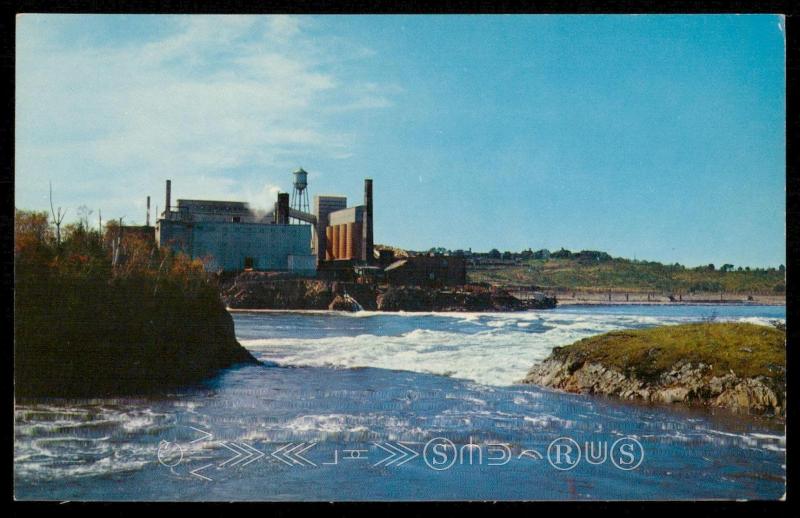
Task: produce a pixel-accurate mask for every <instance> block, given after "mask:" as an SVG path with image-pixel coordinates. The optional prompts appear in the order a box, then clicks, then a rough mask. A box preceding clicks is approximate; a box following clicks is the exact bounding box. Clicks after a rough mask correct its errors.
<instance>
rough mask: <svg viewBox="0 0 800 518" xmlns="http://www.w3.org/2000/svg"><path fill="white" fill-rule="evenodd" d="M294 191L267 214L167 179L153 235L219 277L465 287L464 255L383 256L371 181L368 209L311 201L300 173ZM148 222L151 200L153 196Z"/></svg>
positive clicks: (320, 198) (322, 198)
mask: <svg viewBox="0 0 800 518" xmlns="http://www.w3.org/2000/svg"><path fill="white" fill-rule="evenodd" d="M293 176H294V182H293V192H292V195H291V198H290V195H289V193H287V192H280V193H278V195H277V199H276V200H275V202H274V204H273V206H272V207H271V208H270V209H269V210H268V211H266V212H264V211H258V210H254V209H252V208H251V207H250V206H249V205H248V204H247V203H245V202H239V201H216V200H196V199H183V198H178V199H177V203H175V204H173V203H172V182H171V181H170V180H167V181H166V197H165V209H164V211H163V212H162V213H161V214H160V215H159V216H158V218H157V220H156V224H155V229H154V237H155V241H156V244H157V245H158V246H159V247H169V248H172V249H173V250H176V251H181V252H183V253H185V254H187V255H188V256H190V257H192V258H199V259H202V260H203V262H204V263H205V265H206V269H207V270H209V271H213V272H241V271H261V272H285V274H287V275H294V276H301V277H318V278H326V279H332V280H356V281H372V282H389V283H392V284H415V285H418V284H430V285H461V284H465V283H466V266H465V264H464V260H463V258H460V257H450V256H436V257H433V256H430V257H429V256H411V257H403V258H397V260H396V259H395V257H394V254H393V253H392V252H390V251H388V250H381V251H376V250H375V249H374V240H373V211H374V204H373V197H372V180H371V179H369V178H367V179H365V180H364V199H363V204H361V205H354V206H350V207H348V206H347V198H346V197H345V196H341V195H316V196H314V197H313V203H311V204H310V203H309V193H308V173H307V172H306V171H305V170H303V169H302V168H300V169H297V170H296V171H294V173H293ZM148 225H149V197H148Z"/></svg>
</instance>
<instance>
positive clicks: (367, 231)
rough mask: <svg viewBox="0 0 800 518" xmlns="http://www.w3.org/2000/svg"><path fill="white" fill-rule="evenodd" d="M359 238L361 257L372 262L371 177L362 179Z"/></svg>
mask: <svg viewBox="0 0 800 518" xmlns="http://www.w3.org/2000/svg"><path fill="white" fill-rule="evenodd" d="M362 232H363V234H362V239H361V257H362V258H363V259H364V260H365V261H366V262H367V264H372V263H373V262H374V261H375V257H373V243H372V179H371V178H366V179H364V226H363V228H362Z"/></svg>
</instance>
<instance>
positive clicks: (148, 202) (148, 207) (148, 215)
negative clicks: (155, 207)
mask: <svg viewBox="0 0 800 518" xmlns="http://www.w3.org/2000/svg"><path fill="white" fill-rule="evenodd" d="M145 226H148V227H149V226H150V196H148V197H147V223H146V224H145Z"/></svg>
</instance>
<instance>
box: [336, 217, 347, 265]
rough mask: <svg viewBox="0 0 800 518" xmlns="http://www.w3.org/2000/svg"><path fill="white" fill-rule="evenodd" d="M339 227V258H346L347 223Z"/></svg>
mask: <svg viewBox="0 0 800 518" xmlns="http://www.w3.org/2000/svg"><path fill="white" fill-rule="evenodd" d="M338 227H339V259H347V225H338Z"/></svg>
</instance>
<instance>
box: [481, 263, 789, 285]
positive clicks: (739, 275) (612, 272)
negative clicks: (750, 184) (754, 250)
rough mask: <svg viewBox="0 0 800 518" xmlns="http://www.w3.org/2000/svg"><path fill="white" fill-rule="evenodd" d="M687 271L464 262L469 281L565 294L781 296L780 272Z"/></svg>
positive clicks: (626, 265) (656, 265) (632, 265)
mask: <svg viewBox="0 0 800 518" xmlns="http://www.w3.org/2000/svg"><path fill="white" fill-rule="evenodd" d="M725 266H726V268H725V271H723V270H722V269H717V268H714V269H713V270H712V269H711V265H709V266H704V267H700V268H687V267H684V266H681V265H664V264H661V263H656V262H645V261H631V260H628V259H620V258H610V257H608V258H601V259H599V260H587V259H586V258H574V257H569V258H564V257H552V256H551V257H550V258H549V259H520V258H516V259H510V260H500V261H492V260H484V259H482V258H476V259H473V260H471V261H469V262H468V269H467V280H468V281H469V282H488V283H491V284H521V285H536V286H541V287H543V288H552V289H555V288H562V289H568V290H588V291H595V290H612V291H633V292H636V291H657V292H663V293H694V292H726V293H743V294H744V293H748V294H749V293H753V294H775V295H782V294H784V293H785V291H786V277H785V272H784V271H783V269H782V268H781V269H777V268H776V269H757V270H749V269H747V270H746V269H742V270H741V271H739V270H738V269H734V268H732V267H730V266H729V265H725Z"/></svg>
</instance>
